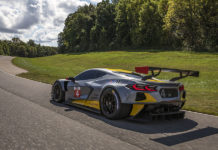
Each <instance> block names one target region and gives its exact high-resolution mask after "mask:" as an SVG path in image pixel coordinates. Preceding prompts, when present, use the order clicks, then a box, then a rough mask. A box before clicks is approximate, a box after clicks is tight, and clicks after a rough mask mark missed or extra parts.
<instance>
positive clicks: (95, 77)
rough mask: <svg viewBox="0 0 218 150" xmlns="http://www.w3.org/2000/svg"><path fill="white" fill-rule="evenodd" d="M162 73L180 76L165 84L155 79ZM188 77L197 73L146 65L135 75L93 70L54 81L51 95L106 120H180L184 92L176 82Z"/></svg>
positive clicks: (120, 70)
mask: <svg viewBox="0 0 218 150" xmlns="http://www.w3.org/2000/svg"><path fill="white" fill-rule="evenodd" d="M149 72H151V74H150V75H148V73H149ZM161 72H175V73H179V76H178V77H174V78H172V79H170V80H167V81H166V80H159V79H156V78H155V77H156V76H158V75H159V74H160V73H161ZM187 76H194V77H198V76H199V72H198V71H192V70H179V69H169V68H158V67H147V66H145V67H135V71H134V72H133V71H128V70H122V69H106V68H95V69H89V70H86V71H84V72H82V73H80V74H79V75H77V76H76V77H69V78H66V79H59V80H57V81H55V83H54V84H53V86H52V92H51V96H52V99H53V100H54V101H55V102H65V103H66V104H71V105H76V106H79V107H82V108H86V109H90V110H93V111H98V112H100V113H102V114H103V115H104V116H105V117H107V118H109V119H121V118H125V117H134V118H141V117H142V118H151V119H156V118H166V119H167V118H183V117H184V111H181V108H182V107H183V105H184V104H185V98H186V92H185V90H184V85H183V84H181V83H178V82H176V81H177V80H179V79H181V78H185V77H187Z"/></svg>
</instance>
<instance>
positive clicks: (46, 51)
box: [0, 38, 58, 57]
mask: <svg viewBox="0 0 218 150" xmlns="http://www.w3.org/2000/svg"><path fill="white" fill-rule="evenodd" d="M57 52H58V49H57V48H56V47H50V46H41V45H40V44H36V43H35V42H34V41H33V40H29V41H28V42H27V43H25V42H23V41H21V40H20V39H19V38H12V40H0V55H9V56H20V57H41V56H50V55H54V54H57Z"/></svg>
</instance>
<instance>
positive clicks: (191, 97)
mask: <svg viewBox="0 0 218 150" xmlns="http://www.w3.org/2000/svg"><path fill="white" fill-rule="evenodd" d="M13 63H14V64H15V65H17V66H19V67H21V68H24V69H26V70H28V71H29V72H28V73H24V74H20V75H19V76H21V77H25V78H29V79H33V80H37V81H41V82H45V83H53V82H54V81H55V80H56V79H58V78H65V77H68V76H75V75H76V74H78V73H79V72H81V71H83V70H85V69H89V68H122V69H127V70H134V67H135V66H146V65H147V66H157V67H167V68H178V69H191V70H198V71H200V77H199V78H194V77H188V78H186V79H182V80H180V82H182V83H183V84H184V85H185V89H186V90H187V99H188V100H187V103H186V105H185V107H184V109H186V110H192V111H197V112H203V113H208V114H214V115H218V54H217V53H212V54H209V53H190V52H178V51H167V52H144V51H138V52H125V51H111V52H91V53H81V54H64V55H55V56H49V57H40V58H20V57H17V58H15V59H13ZM173 75H175V74H173V73H164V74H163V75H162V76H160V78H170V77H172V76H173Z"/></svg>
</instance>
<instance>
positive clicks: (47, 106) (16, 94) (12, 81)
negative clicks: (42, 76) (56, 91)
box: [0, 56, 218, 150]
mask: <svg viewBox="0 0 218 150" xmlns="http://www.w3.org/2000/svg"><path fill="white" fill-rule="evenodd" d="M2 58H4V57H2V56H0V64H1V59H2ZM4 60H5V58H4ZM8 60H10V59H8ZM5 65H8V67H5V68H10V65H11V64H9V63H8V64H7V63H5ZM2 70H3V69H1V65H0V149H28V150H29V149H93V150H96V149H104V150H105V149H107V150H109V149H116V150H117V149H119V150H122V149H124V150H128V149H130V150H131V149H134V150H137V149H145V150H147V149H155V150H158V149H161V150H165V149H166V150H168V149H172V150H175V149H178V150H189V149H190V150H193V149H194V150H195V149H196V150H205V149H207V150H217V148H218V142H217V141H218V117H216V116H211V115H206V114H200V113H194V112H186V117H185V119H184V120H171V121H152V122H137V121H132V120H119V121H112V120H108V119H106V118H104V117H102V116H101V115H98V114H95V113H92V112H89V111H85V110H82V109H79V108H75V107H71V106H67V105H64V104H58V103H54V102H52V101H51V100H50V90H51V85H49V84H44V83H40V82H36V81H32V80H28V79H23V78H20V77H17V76H14V75H11V74H9V73H7V72H8V71H7V69H6V70H4V71H2ZM14 74H16V72H15V73H14Z"/></svg>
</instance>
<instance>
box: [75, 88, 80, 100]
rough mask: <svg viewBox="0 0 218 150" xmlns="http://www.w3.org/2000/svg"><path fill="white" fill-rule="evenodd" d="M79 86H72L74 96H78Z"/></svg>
mask: <svg viewBox="0 0 218 150" xmlns="http://www.w3.org/2000/svg"><path fill="white" fill-rule="evenodd" d="M80 94H81V93H80V87H74V97H76V98H78V97H80Z"/></svg>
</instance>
